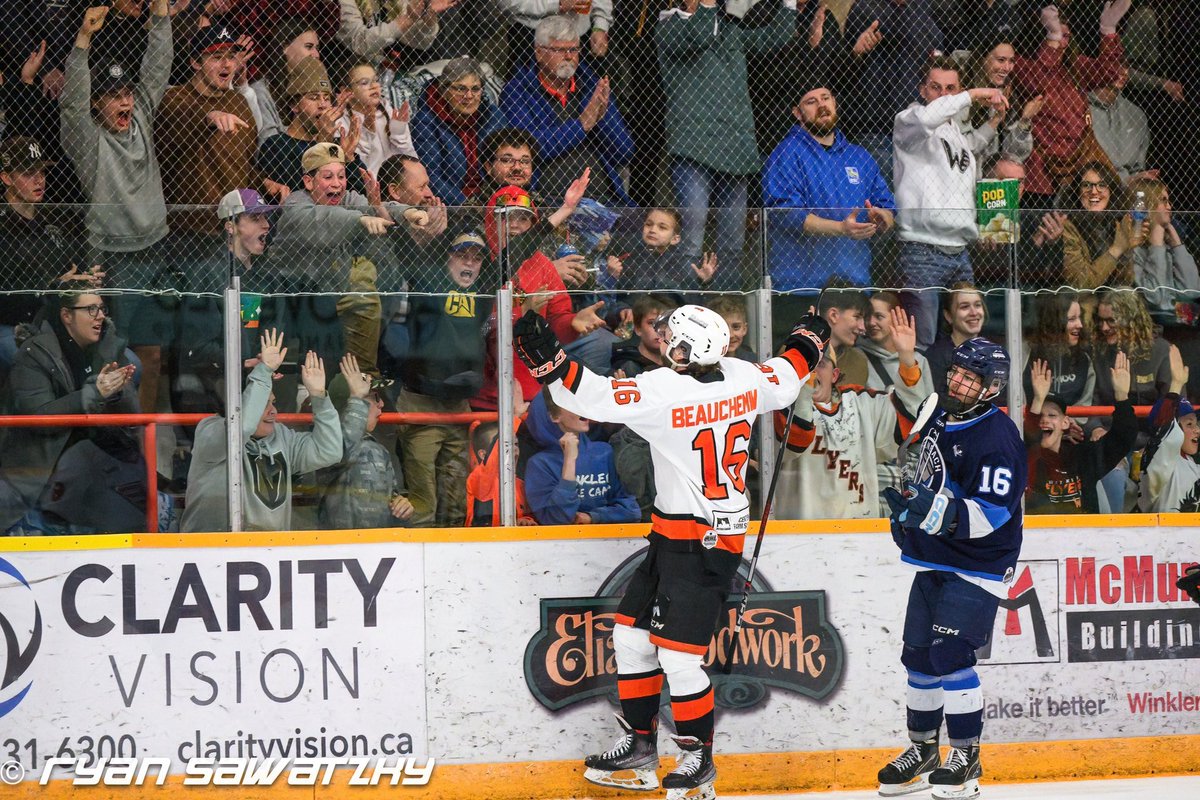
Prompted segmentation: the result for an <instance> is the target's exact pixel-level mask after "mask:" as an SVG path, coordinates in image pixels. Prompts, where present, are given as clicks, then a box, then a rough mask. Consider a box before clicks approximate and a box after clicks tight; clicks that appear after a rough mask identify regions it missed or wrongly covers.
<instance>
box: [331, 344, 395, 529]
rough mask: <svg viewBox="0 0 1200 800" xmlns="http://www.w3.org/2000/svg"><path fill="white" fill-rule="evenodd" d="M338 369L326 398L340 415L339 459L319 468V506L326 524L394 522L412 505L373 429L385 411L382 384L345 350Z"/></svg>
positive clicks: (367, 525)
mask: <svg viewBox="0 0 1200 800" xmlns="http://www.w3.org/2000/svg"><path fill="white" fill-rule="evenodd" d="M341 369H342V371H341V373H340V374H339V375H337V376H335V377H334V379H333V380H332V381H330V382H329V400H330V402H331V403H333V407H334V408H335V409H337V411H338V413H339V414H340V415H341V421H342V461H341V463H340V464H337V465H335V466H333V467H329V468H328V469H325V470H322V471H321V473H320V474H318V476H317V481H318V483H319V484H320V485H321V487H322V491H321V505H320V507H319V509H318V511H317V515H318V519H320V521H321V528H322V529H324V530H338V529H358V528H392V527H396V526H398V525H403V524H405V523H406V521H407V520H408V519H409V518H410V517H412V515H413V505H412V503H410V502H409V500H408V498H407V497H405V496H404V495H402V494H401V493H400V486H401V484H402V483H403V480H402V478H401V476H400V475H399V474H397V472H396V467H395V464H393V463H392V456H391V454H390V453H388V451H387V448H386V447H384V446H383V445H382V444H380V443H379V442H377V441H376V440H375V437H374V436H372V435H371V434H372V432H373V431H374V430H375V426H376V425H378V424H379V415H380V414H381V413H382V412H383V398H382V397H381V396H380V390H381V389H382V384H381V383H380V382H379V381H373V380H372V379H371V376H370V375H368V374H366V373H365V372H362V371H361V370H360V369H359V368H358V361H357V360H356V359H355V358H354V356H352V355H350V354H349V353H347V354H346V355H345V356H343V357H342V363H341Z"/></svg>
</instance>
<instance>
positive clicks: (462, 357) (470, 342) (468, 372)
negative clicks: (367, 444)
mask: <svg viewBox="0 0 1200 800" xmlns="http://www.w3.org/2000/svg"><path fill="white" fill-rule="evenodd" d="M486 251H487V244H486V242H485V241H484V238H483V236H482V235H481V234H479V233H478V232H476V231H466V232H463V233H460V234H459V235H458V236H456V237H455V238H454V240H453V242H452V243H451V244H450V248H449V252H448V253H447V255H446V264H445V267H444V268H443V269H442V271H441V273H439V274H438V275H437V276H436V277H430V276H428V275H417V276H414V278H413V289H414V291H413V293H412V295H410V301H411V306H410V309H409V312H408V334H409V342H410V349H409V355H408V358H407V359H406V360H405V361H404V364H403V366H402V367H401V380H402V382H403V386H402V387H401V389H400V395H399V398H398V399H397V401H396V408H397V410H398V411H400V412H402V413H423V414H464V413H468V412H469V411H470V410H471V406H470V403H469V402H468V400H469V399H470V398H471V397H474V396H475V395H476V394H477V393H478V392H479V389H480V387H481V385H482V382H483V358H484V357H483V325H484V322H485V321H486V320H487V319H488V317H489V316H490V315H491V310H492V303H491V299H490V297H489V296H488V295H486V294H484V295H479V294H476V292H475V291H474V290H473V289H472V287H473V286H474V285H475V282H476V281H477V280H478V279H479V273H480V272H481V271H482V269H483V265H484V261H485V258H486ZM398 439H399V442H398V444H399V448H400V454H401V460H402V461H403V462H404V474H405V476H406V479H407V481H408V488H409V498H410V499H411V500H412V502H413V506H414V507H415V508H416V513H415V515H414V516H413V524H414V525H417V526H426V525H436V526H437V527H441V528H444V527H454V526H458V525H462V524H463V519H464V518H465V517H466V510H465V506H464V503H465V498H464V494H463V481H464V479H465V477H466V468H467V456H466V454H467V431H466V428H465V427H464V426H462V425H458V424H453V425H404V426H402V427H401V428H400V429H399V431H398Z"/></svg>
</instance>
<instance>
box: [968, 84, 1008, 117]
mask: <svg viewBox="0 0 1200 800" xmlns="http://www.w3.org/2000/svg"><path fill="white" fill-rule="evenodd" d="M967 94H969V95H971V102H972V103H978V104H980V105H983V106H987V107H988V108H991V109H993V110H994V111H995V112H996V113H997V115H999V116H1003V115H1005V114H1007V113H1008V98H1007V97H1005V96H1004V91H1003V90H1001V89H997V88H995V87H992V86H983V87H980V88H977V89H968V90H967Z"/></svg>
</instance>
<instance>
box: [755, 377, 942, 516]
mask: <svg viewBox="0 0 1200 800" xmlns="http://www.w3.org/2000/svg"><path fill="white" fill-rule="evenodd" d="M930 391H932V389H930V388H929V379H928V377H927V376H926V375H925V374H924V373H922V375H921V380H919V381H918V382H917V383H916V385H915V386H908V385H907V384H906V383H905V382H904V381H903V380H900V381H897V382H896V384H895V385H894V386H893V387H892V388H891V389H888V390H887V391H885V392H878V391H875V390H872V389H864V388H862V387H859V386H854V387H846V388H843V389H842V392H841V396H840V398H839V401H838V403H837V405H836V406H834V407H832V408H821V407H819V406H815V404H814V403H813V402H812V398H811V396H810V395H808V392H807V391H805V392H802V393H801V396H800V399H799V400H797V407H796V419H795V421H794V422H793V424H792V431H791V432H790V433H789V436H788V440H789V443H788V451H787V452H786V453H785V455H784V457H783V468H782V469H781V470H780V473H779V485H778V486H776V487H775V515H776V516H777V517H779V518H781V519H864V518H871V517H878V516H879V465H880V464H881V463H886V462H888V461H891V460H893V459H895V458H896V450H897V438H896V437H897V435H900V436H907V435H908V432H909V430H911V425H912V419H913V415H914V413H915V410H916V408H917V407H918V406H919V405H920V404H921V401H922V400H924V399H925V398H926V397H927V396H928V395H929V393H930ZM897 401H899V402H897ZM805 405H806V406H807V407H802V406H805Z"/></svg>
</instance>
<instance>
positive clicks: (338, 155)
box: [300, 142, 346, 175]
mask: <svg viewBox="0 0 1200 800" xmlns="http://www.w3.org/2000/svg"><path fill="white" fill-rule="evenodd" d="M345 163H346V151H345V150H343V149H342V146H341V145H340V144H334V143H333V142H318V143H317V144H314V145H313V146H312V147H310V148H308V149H307V150H305V151H304V155H303V156H302V157H301V158H300V170H301V172H303V173H304V174H305V175H307V174H308V173H310V172H315V171H316V170H319V169H320V168H321V167H323V166H325V165H326V164H345Z"/></svg>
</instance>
